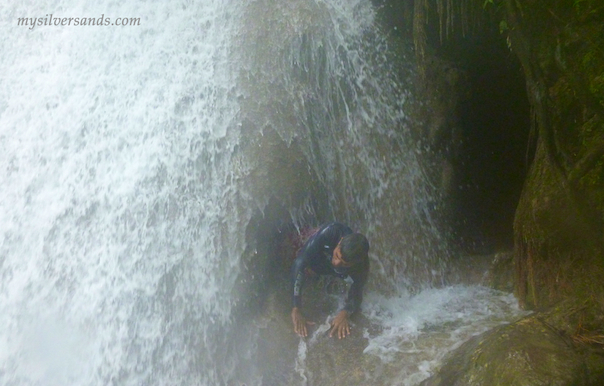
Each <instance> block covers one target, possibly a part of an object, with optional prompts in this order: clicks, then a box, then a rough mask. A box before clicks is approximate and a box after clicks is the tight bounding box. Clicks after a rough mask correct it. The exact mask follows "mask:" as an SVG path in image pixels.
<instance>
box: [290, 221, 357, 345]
mask: <svg viewBox="0 0 604 386" xmlns="http://www.w3.org/2000/svg"><path fill="white" fill-rule="evenodd" d="M368 252H369V241H367V238H366V237H365V236H363V235H362V234H360V233H354V232H353V231H352V229H350V228H349V227H348V226H346V225H344V224H341V223H337V222H334V223H331V224H327V225H324V226H322V227H321V228H320V229H319V230H318V231H317V233H315V234H314V235H313V236H311V237H310V238H309V239H308V240H307V241H306V243H305V244H304V246H303V247H302V249H301V250H300V252H299V253H298V256H297V257H296V260H295V261H294V265H293V267H292V281H293V294H294V299H293V303H294V305H293V309H292V322H293V323H294V331H295V332H296V333H297V334H298V335H300V336H303V337H305V336H307V334H308V333H307V328H306V325H307V324H313V323H312V322H308V321H306V319H305V318H304V316H302V312H301V311H300V309H301V307H302V285H303V284H304V275H305V272H304V271H305V269H306V268H310V269H312V270H313V271H314V272H315V273H317V274H319V275H331V276H336V277H339V278H342V279H345V278H346V277H350V278H351V279H352V280H353V283H352V285H351V287H350V289H349V291H348V297H347V299H346V304H345V306H344V309H343V310H341V311H340V312H339V313H338V314H337V316H336V317H335V319H334V320H333V321H332V322H331V326H332V327H331V330H330V332H329V336H330V337H331V336H333V335H334V334H336V336H337V337H338V338H339V339H342V338H345V337H347V336H348V335H350V326H349V325H348V316H349V315H351V314H353V313H354V312H356V311H357V310H358V309H359V307H360V305H361V302H362V300H363V286H364V285H365V282H366V281H367V276H368V275H369V256H368Z"/></svg>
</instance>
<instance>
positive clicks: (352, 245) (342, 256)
mask: <svg viewBox="0 0 604 386" xmlns="http://www.w3.org/2000/svg"><path fill="white" fill-rule="evenodd" d="M368 253H369V241H367V238H366V237H365V236H363V235H362V234H360V233H352V234H349V235H347V236H344V237H342V239H341V240H340V243H339V244H338V246H337V247H336V248H335V249H334V251H333V257H332V259H331V264H332V265H333V266H334V267H342V268H347V267H352V266H354V265H356V264H358V263H361V262H363V261H366V259H367V255H368Z"/></svg>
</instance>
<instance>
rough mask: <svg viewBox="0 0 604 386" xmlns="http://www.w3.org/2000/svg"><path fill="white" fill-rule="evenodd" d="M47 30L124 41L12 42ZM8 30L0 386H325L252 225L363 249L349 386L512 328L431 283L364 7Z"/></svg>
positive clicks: (110, 10) (267, 7)
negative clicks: (359, 367)
mask: <svg viewBox="0 0 604 386" xmlns="http://www.w3.org/2000/svg"><path fill="white" fill-rule="evenodd" d="M51 14H52V15H53V17H55V18H59V17H61V18H62V17H67V18H69V17H79V18H81V17H86V18H88V17H90V18H100V17H101V15H103V16H104V17H105V18H111V19H112V20H115V18H117V17H128V18H140V25H134V26H114V25H108V26H61V25H56V26H55V25H36V26H34V27H33V28H29V27H28V26H19V25H18V19H19V18H24V17H27V18H33V17H41V18H48V17H49V15H51ZM0 18H1V20H2V21H3V23H2V27H0V28H2V35H1V36H2V38H0V48H1V51H2V52H3V55H2V58H1V59H0V64H1V67H0V68H1V70H2V71H1V75H0V76H2V78H1V82H0V166H1V169H0V186H2V189H1V190H0V277H1V280H0V380H1V382H0V383H2V384H3V385H83V384H86V385H105V384H113V385H239V384H243V383H245V384H247V385H252V384H267V385H269V384H288V383H289V384H304V383H306V384H323V383H326V384H327V383H330V382H331V381H330V379H328V375H329V373H328V372H327V373H326V372H324V371H323V372H322V371H321V369H320V366H318V365H317V364H316V363H315V362H313V361H314V359H313V358H314V357H313V353H314V352H317V351H319V350H320V348H321V346H320V343H321V342H326V341H328V340H327V338H325V337H324V335H322V333H321V331H324V330H325V324H323V325H321V326H320V327H319V328H318V329H317V330H316V331H315V333H314V335H313V336H312V338H311V339H309V341H308V342H299V341H298V338H296V337H295V336H294V335H293V332H292V331H291V329H290V326H289V324H288V323H289V321H288V317H289V314H288V307H289V303H288V300H289V298H288V294H283V293H282V291H281V287H280V286H279V285H274V286H272V285H267V284H266V283H265V281H266V280H269V279H270V280H272V279H271V277H268V276H267V275H265V274H264V273H265V272H266V269H267V267H269V268H270V265H271V262H272V260H271V259H270V258H269V257H267V254H269V252H270V250H269V249H270V248H267V247H266V243H265V241H264V240H263V239H262V237H265V236H266V235H265V234H264V233H262V232H261V231H260V230H261V229H269V230H271V229H278V228H279V227H280V226H281V225H282V224H286V223H290V224H295V225H296V226H299V225H301V224H303V223H310V222H319V221H327V220H331V219H334V218H335V219H338V220H341V221H345V222H348V223H350V224H351V225H352V226H353V227H355V228H357V229H359V230H361V231H363V232H365V233H366V234H367V236H368V238H369V239H370V240H371V242H372V252H371V258H372V273H371V281H370V284H369V287H368V288H367V290H366V299H367V300H366V301H365V303H366V306H365V311H364V314H366V317H367V321H366V323H365V324H364V325H363V323H362V322H359V327H362V326H365V327H362V329H363V331H362V332H361V331H358V333H357V334H356V337H357V338H358V339H359V340H358V341H357V342H356V343H355V342H354V341H352V340H351V342H353V343H352V346H351V347H356V346H358V345H360V346H359V347H360V348H361V350H360V352H359V354H358V356H357V357H355V358H354V361H356V362H358V361H362V363H364V364H365V372H362V374H361V375H358V374H357V375H356V376H359V377H360V378H359V379H361V380H362V382H361V381H359V382H360V383H359V384H368V383H369V384H371V383H372V380H373V381H374V383H375V384H408V385H412V384H417V383H418V382H419V381H421V379H423V378H425V377H426V376H428V375H429V373H430V371H432V370H433V369H434V367H435V366H437V364H438V360H439V359H440V358H442V354H443V353H444V352H446V351H448V350H450V349H451V348H452V347H454V346H455V345H457V344H459V342H460V341H461V340H462V339H463V338H465V337H467V336H470V335H472V334H476V333H478V332H480V331H482V330H484V329H486V328H488V327H489V326H491V325H493V323H500V322H502V321H505V320H506V319H508V318H511V317H513V316H515V315H516V314H517V313H518V311H517V310H516V309H515V307H514V305H513V300H512V298H510V297H509V296H508V295H505V294H499V293H494V292H492V291H489V290H486V289H484V288H481V287H449V288H445V289H442V290H436V289H425V288H428V287H430V285H429V284H431V283H434V282H436V283H439V284H442V282H443V272H444V269H445V267H446V260H447V252H446V245H444V244H443V242H442V241H441V239H440V237H439V235H438V232H436V231H435V230H434V228H433V227H432V226H431V223H430V216H429V214H428V212H427V210H426V209H425V208H427V205H428V202H429V200H430V198H429V197H430V195H429V193H428V189H427V188H426V186H425V183H424V181H423V177H422V174H421V171H420V167H419V161H418V158H417V154H416V151H415V150H414V149H413V147H412V146H411V144H410V143H409V140H408V139H407V137H408V135H407V132H406V131H407V129H406V127H407V124H408V122H407V120H406V118H405V114H404V111H405V101H406V100H407V99H408V98H409V96H408V93H407V92H406V91H405V90H406V89H405V86H404V82H403V81H404V77H403V76H401V74H400V73H399V72H398V71H396V69H397V68H399V67H398V66H400V64H401V62H400V60H404V58H403V57H401V56H400V55H399V56H396V57H395V56H391V55H390V54H389V49H388V46H387V44H386V39H385V38H384V37H383V36H381V34H380V33H379V31H378V30H377V28H376V26H375V21H374V19H375V11H374V9H373V8H372V6H371V4H370V2H368V1H361V0H358V1H350V0H291V1H277V0H256V1H254V0H249V1H243V0H241V1H228V0H220V1H218V0H201V1H199V2H196V3H195V2H191V1H180V2H170V3H164V2H144V1H140V2H130V3H124V4H121V3H116V2H102V1H101V2H90V3H87V4H83V3H81V2H77V1H71V0H64V1H47V2H36V3H35V4H33V3H32V4H12V5H8V6H3V7H2V8H0ZM396 60H399V62H396ZM276 208H277V209H276ZM262 224H264V225H262ZM285 280H286V279H285ZM269 284H270V283H269ZM410 287H413V288H414V289H415V290H421V289H422V288H424V289H425V290H424V291H423V292H420V293H419V294H418V295H416V296H414V297H411V296H410V295H409V294H408V293H407V292H406V290H407V289H408V288H410ZM282 295H285V296H284V297H285V299H287V300H285V301H283V300H280V299H281V298H282V297H283V296H282ZM327 297H328V298H329V297H330V296H327ZM258 298H260V300H259V301H256V299H258ZM271 299H273V300H271ZM274 299H277V300H274ZM472 301H473V302H474V303H473V304H472V305H471V306H469V305H468V304H469V303H470V302H472ZM275 303H276V304H275ZM267 304H268V305H270V304H273V306H274V307H272V308H271V307H269V306H267ZM426 304H431V305H432V306H431V307H428V306H426ZM256 305H257V306H258V307H257V308H258V309H255V308H256V307H255V306H256ZM266 336H269V337H270V338H271V339H272V340H271V339H263V338H264V337H266ZM435 336H436V338H435ZM317 342H319V343H317ZM359 342H360V343H359ZM342 344H343V345H342V346H338V347H336V348H335V349H336V351H342V350H346V349H347V346H346V344H348V343H346V342H343V343H342ZM353 351H354V350H353ZM271 352H276V353H277V354H274V355H272V356H271V355H268V356H266V357H262V358H259V355H258V353H271ZM402 360H404V361H405V363H406V365H405V366H404V367H400V366H399V367H397V366H396V364H397V363H399V362H400V361H402ZM392 367H396V368H397V370H396V371H394V370H392ZM376 369H379V374H377V373H375V372H374V371H373V370H376ZM347 379H348V380H349V381H351V379H352V378H347ZM351 382H352V381H351ZM331 383H333V382H331ZM349 384H354V383H349Z"/></svg>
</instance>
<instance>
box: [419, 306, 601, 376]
mask: <svg viewBox="0 0 604 386" xmlns="http://www.w3.org/2000/svg"><path fill="white" fill-rule="evenodd" d="M570 310H571V309H569V308H566V307H562V308H558V309H555V310H553V311H551V312H548V313H546V314H534V315H531V316H528V317H526V318H523V319H521V320H519V321H517V322H515V323H512V324H509V325H506V326H502V327H498V328H496V329H493V330H491V331H489V332H486V333H484V334H482V335H479V336H476V337H474V338H472V339H470V340H469V341H467V342H466V343H464V344H463V345H462V346H460V347H459V348H458V349H457V350H455V351H453V352H452V353H451V354H449V356H448V357H447V359H445V362H444V365H443V366H442V368H441V369H440V371H439V372H438V373H437V374H436V375H434V376H432V377H431V378H429V379H427V380H425V381H424V382H422V383H421V386H461V385H463V386H474V385H475V386H478V385H481V386H482V385H490V386H514V385H526V386H529V385H559V386H565V385H569V386H570V385H573V386H581V385H601V384H602V383H601V382H602V381H603V380H604V372H603V369H604V356H602V352H601V351H602V350H601V348H598V347H593V346H591V347H588V346H585V345H583V344H577V342H576V340H573V337H571V335H570V334H569V333H568V331H567V329H568V328H571V327H574V326H571V325H570V324H568V319H567V316H568V313H569V311H570ZM563 319H564V320H566V321H565V322H561V320H563Z"/></svg>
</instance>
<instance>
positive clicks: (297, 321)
mask: <svg viewBox="0 0 604 386" xmlns="http://www.w3.org/2000/svg"><path fill="white" fill-rule="evenodd" d="M292 322H294V332H295V333H296V334H298V335H300V336H301V337H306V336H307V335H308V331H307V330H306V325H307V324H309V325H312V324H315V323H314V322H307V321H306V319H304V316H302V313H301V312H300V309H299V308H298V307H294V308H293V309H292Z"/></svg>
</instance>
